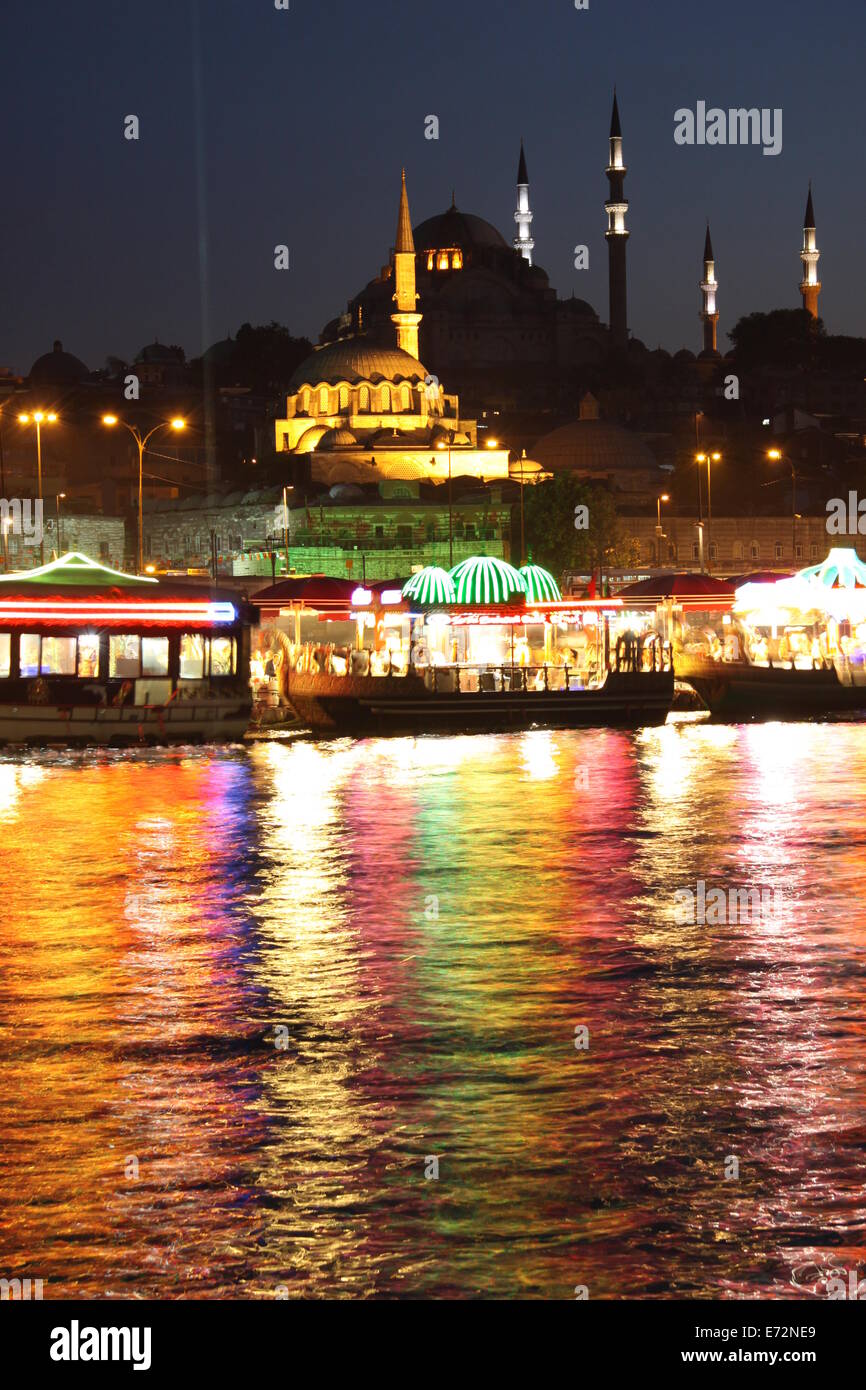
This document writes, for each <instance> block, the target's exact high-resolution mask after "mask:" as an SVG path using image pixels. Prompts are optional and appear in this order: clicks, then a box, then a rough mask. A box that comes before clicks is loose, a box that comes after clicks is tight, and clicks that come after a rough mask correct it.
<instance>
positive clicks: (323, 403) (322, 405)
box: [319, 386, 331, 415]
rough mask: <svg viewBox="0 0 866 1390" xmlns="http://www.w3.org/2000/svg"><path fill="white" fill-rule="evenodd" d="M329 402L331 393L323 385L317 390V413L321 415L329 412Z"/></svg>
mask: <svg viewBox="0 0 866 1390" xmlns="http://www.w3.org/2000/svg"><path fill="white" fill-rule="evenodd" d="M330 404H331V393H330V391H329V390H328V388H327V386H323V387H322V389H321V390H320V392H319V413H320V414H322V415H327V414H329V410H330Z"/></svg>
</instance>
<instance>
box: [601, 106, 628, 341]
mask: <svg viewBox="0 0 866 1390" xmlns="http://www.w3.org/2000/svg"><path fill="white" fill-rule="evenodd" d="M625 175H626V166H625V165H624V164H623V162H622V130H621V129H620V124H619V107H618V106H617V101H616V88H614V93H613V113H612V115H611V118H610V163H609V164H608V166H607V178H608V182H609V184H610V198H609V200H608V201H607V202H606V203H605V205H604V210H605V212H606V213H607V231H606V232H605V237H606V238H607V249H608V276H609V280H610V337H611V344H612V346H613V347H614V349H616V350H618V351H620V352H624V351H625V350H626V348H627V347H628V309H627V305H626V270H625V244H626V242H627V241H628V232H627V231H626V229H625V215H626V213H627V212H628V202H627V200H626V197H625V194H624V192H623V180H624V179H625Z"/></svg>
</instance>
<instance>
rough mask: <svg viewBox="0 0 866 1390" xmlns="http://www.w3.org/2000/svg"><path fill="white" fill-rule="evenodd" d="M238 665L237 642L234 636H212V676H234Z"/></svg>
mask: <svg viewBox="0 0 866 1390" xmlns="http://www.w3.org/2000/svg"><path fill="white" fill-rule="evenodd" d="M236 667H237V643H236V641H235V638H234V637H212V638H211V642H210V673H211V675H212V676H233V675H234V673H235V670H236Z"/></svg>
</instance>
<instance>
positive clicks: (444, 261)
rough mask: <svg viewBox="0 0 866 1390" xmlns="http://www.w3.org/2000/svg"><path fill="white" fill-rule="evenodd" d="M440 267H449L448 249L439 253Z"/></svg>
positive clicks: (443, 268) (445, 268)
mask: <svg viewBox="0 0 866 1390" xmlns="http://www.w3.org/2000/svg"><path fill="white" fill-rule="evenodd" d="M439 269H440V270H447V269H448V252H447V251H442V252H440V254H439Z"/></svg>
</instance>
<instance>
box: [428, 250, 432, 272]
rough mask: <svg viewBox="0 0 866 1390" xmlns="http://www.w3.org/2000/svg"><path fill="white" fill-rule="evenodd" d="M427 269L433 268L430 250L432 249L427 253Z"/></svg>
mask: <svg viewBox="0 0 866 1390" xmlns="http://www.w3.org/2000/svg"><path fill="white" fill-rule="evenodd" d="M427 269H428V270H432V269H433V252H432V251H431V252H430V253H429V255H428V256H427Z"/></svg>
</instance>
